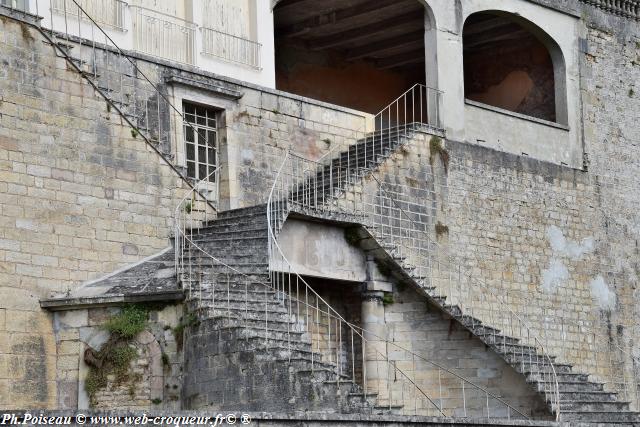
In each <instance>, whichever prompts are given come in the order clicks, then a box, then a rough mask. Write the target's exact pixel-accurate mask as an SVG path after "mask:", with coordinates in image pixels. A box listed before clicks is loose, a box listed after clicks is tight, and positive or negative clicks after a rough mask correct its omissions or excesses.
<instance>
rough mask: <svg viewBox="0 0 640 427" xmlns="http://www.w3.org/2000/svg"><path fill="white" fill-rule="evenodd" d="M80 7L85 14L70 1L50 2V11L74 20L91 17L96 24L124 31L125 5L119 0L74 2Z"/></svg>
mask: <svg viewBox="0 0 640 427" xmlns="http://www.w3.org/2000/svg"><path fill="white" fill-rule="evenodd" d="M76 2H77V3H78V4H79V5H80V7H81V8H82V9H83V10H84V11H85V12H86V14H84V13H81V12H80V10H78V6H77V5H76V3H74V2H73V1H71V0H51V11H52V12H54V13H56V14H59V15H66V16H67V17H70V18H74V17H76V18H77V17H78V16H81V17H82V19H83V20H88V18H86V16H87V15H89V16H91V17H92V18H93V19H94V20H95V21H96V23H98V24H100V25H103V26H107V27H110V28H114V29H116V30H121V31H124V29H125V24H124V14H125V10H126V8H127V3H125V2H124V1H121V0H76Z"/></svg>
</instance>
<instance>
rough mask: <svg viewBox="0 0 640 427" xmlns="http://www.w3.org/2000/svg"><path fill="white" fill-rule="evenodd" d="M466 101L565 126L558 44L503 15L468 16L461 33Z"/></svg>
mask: <svg viewBox="0 0 640 427" xmlns="http://www.w3.org/2000/svg"><path fill="white" fill-rule="evenodd" d="M463 48H464V94H465V98H466V99H467V100H471V101H475V102H479V103H482V104H486V105H490V106H493V107H497V108H501V109H504V110H509V111H513V112H515V113H520V114H524V115H527V116H531V117H536V118H539V119H543V120H547V121H552V122H558V123H561V124H566V122H567V113H566V108H567V107H566V82H565V79H566V77H565V64H564V58H563V55H562V52H561V50H560V47H559V46H558V45H557V43H556V42H555V41H554V40H553V39H551V37H549V36H548V35H547V34H546V33H545V32H544V31H542V30H541V29H540V28H539V27H537V26H536V25H534V24H532V23H531V22H529V21H527V20H525V19H523V18H521V17H519V16H516V15H513V14H509V13H505V12H499V11H486V12H477V13H474V14H472V15H470V16H469V17H468V18H467V19H466V21H465V24H464V28H463Z"/></svg>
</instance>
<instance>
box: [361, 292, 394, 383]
mask: <svg viewBox="0 0 640 427" xmlns="http://www.w3.org/2000/svg"><path fill="white" fill-rule="evenodd" d="M382 297H383V293H382V292H380V291H365V292H363V293H362V328H363V329H364V330H365V332H364V334H363V335H364V339H365V342H364V343H363V345H364V352H363V353H364V361H363V363H364V372H363V376H364V379H365V381H364V383H365V384H366V391H367V392H376V393H379V395H382V394H383V392H384V390H386V389H387V379H388V369H387V362H386V356H387V348H386V345H385V342H384V341H383V340H382V339H384V338H386V333H387V328H386V325H385V321H384V304H383V303H382Z"/></svg>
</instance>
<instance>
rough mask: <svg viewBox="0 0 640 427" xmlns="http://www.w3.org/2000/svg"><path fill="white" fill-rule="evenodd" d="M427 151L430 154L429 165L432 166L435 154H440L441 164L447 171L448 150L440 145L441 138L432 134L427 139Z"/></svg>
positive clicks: (446, 171)
mask: <svg viewBox="0 0 640 427" xmlns="http://www.w3.org/2000/svg"><path fill="white" fill-rule="evenodd" d="M429 153H430V154H431V156H430V158H429V161H430V163H431V166H432V167H433V161H434V158H435V157H436V156H440V161H442V166H444V172H445V173H448V172H449V159H450V156H449V152H448V151H447V150H446V149H445V148H444V146H443V145H442V138H439V137H437V136H432V137H431V139H430V140H429Z"/></svg>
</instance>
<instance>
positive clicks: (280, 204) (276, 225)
mask: <svg viewBox="0 0 640 427" xmlns="http://www.w3.org/2000/svg"><path fill="white" fill-rule="evenodd" d="M290 157H296V155H295V154H293V153H291V152H290V151H287V152H286V154H285V158H284V160H283V162H282V164H281V166H280V168H279V169H278V172H277V175H276V179H275V180H274V184H273V186H272V189H271V191H270V194H269V200H268V202H267V224H268V233H269V259H270V271H271V272H272V273H271V274H272V277H274V276H277V274H278V273H277V272H276V268H277V267H274V264H276V262H274V260H277V261H279V262H280V263H282V264H284V266H285V270H286V271H287V273H285V274H291V275H293V276H295V280H296V283H303V285H304V286H305V287H307V288H308V289H309V292H312V293H314V294H315V295H316V296H317V298H318V299H319V300H321V301H323V303H325V304H327V307H328V309H327V310H328V311H331V312H332V313H333V314H334V315H335V317H336V319H339V320H340V321H341V322H344V323H345V325H346V326H347V327H349V328H354V329H356V330H359V331H361V333H362V335H363V336H364V335H368V336H370V337H371V338H374V337H375V338H376V341H379V342H382V343H384V344H385V346H386V348H389V347H395V348H398V349H401V350H403V351H405V352H406V353H407V354H409V355H411V358H412V360H414V361H415V359H416V358H418V359H420V360H423V361H425V362H427V363H428V364H429V365H431V366H433V367H436V368H438V369H439V370H441V371H442V372H446V373H448V374H450V375H452V376H454V377H455V378H457V379H459V380H461V381H462V382H463V383H465V384H468V385H470V386H471V388H472V389H476V390H480V391H481V392H482V393H485V395H486V396H487V416H488V417H490V415H489V409H488V403H489V401H488V399H489V398H491V399H492V400H496V401H497V402H499V403H500V404H502V405H505V407H506V408H508V409H507V411H508V412H507V414H508V415H507V416H508V417H510V416H511V413H512V412H513V414H518V415H520V416H522V417H527V416H526V415H525V414H523V413H522V412H521V411H519V410H518V409H516V408H514V407H512V406H511V405H509V404H508V403H507V402H505V401H504V400H503V399H501V398H499V397H498V396H496V395H495V394H493V393H491V392H489V391H488V390H486V389H484V388H483V387H481V386H479V385H477V384H475V383H474V382H473V381H470V380H467V379H465V378H464V377H462V376H461V375H458V374H456V373H454V372H453V371H451V370H450V369H447V368H445V367H443V366H442V365H440V364H438V363H436V362H432V361H430V360H428V359H426V358H424V357H422V356H420V355H417V354H416V353H414V352H412V351H410V350H408V349H405V348H403V347H402V346H399V345H397V344H396V343H394V342H390V341H388V340H386V339H384V338H383V337H380V336H378V335H376V334H375V333H373V332H372V331H369V330H367V329H365V328H362V327H359V326H356V325H353V324H352V323H350V322H348V321H346V320H345V319H344V318H343V317H342V316H340V314H339V313H338V312H337V311H335V310H334V309H333V308H331V307H330V305H329V304H328V303H326V301H324V299H322V298H321V297H320V296H319V295H317V293H315V291H314V290H313V289H312V288H311V286H310V285H309V284H308V283H307V282H306V281H305V279H304V278H303V277H302V276H301V275H300V274H299V273H298V272H297V271H296V270H295V268H294V267H292V265H291V263H290V262H289V261H288V259H287V258H286V255H284V253H283V251H282V249H281V247H280V245H279V244H278V242H277V239H276V234H277V232H278V231H279V229H280V227H281V226H282V225H283V224H284V219H285V218H286V216H287V215H288V213H289V211H290V210H291V206H292V205H295V204H296V201H295V200H289V197H290V196H289V190H288V189H289V185H288V184H289V183H288V182H287V181H286V177H288V175H286V174H285V173H284V168H285V166H286V165H287V164H289V158H290ZM310 162H312V163H313V164H316V162H314V161H310ZM293 169H298V170H299V171H300V173H302V174H303V176H302V179H303V180H304V172H305V171H306V170H309V169H311V168H306V167H303V168H297V167H296V166H295V164H292V170H293ZM282 177H285V178H282ZM283 191H286V192H287V194H286V195H285V198H283V197H280V196H281V193H282V192H283ZM313 205H314V206H315V204H313ZM274 214H279V215H281V217H277V218H274V217H273V215H274ZM272 282H275V283H278V282H279V280H278V279H277V278H276V279H275V280H273V281H272ZM280 282H282V281H280ZM281 291H282V292H283V293H286V289H285V288H284V287H283V288H281ZM394 369H398V368H397V367H395V368H394ZM404 377H405V378H407V379H408V380H409V382H411V383H412V385H413V386H415V387H417V388H418V389H419V390H420V387H419V386H418V384H416V383H415V381H413V380H411V377H410V376H409V375H408V374H405V375H404ZM462 389H463V390H464V384H463V385H462ZM365 390H366V385H365ZM436 400H437V399H436ZM463 400H464V396H463ZM464 405H465V408H464V409H465V412H466V401H465V403H464ZM436 406H437V405H436ZM438 409H439V410H441V411H442V404H441V405H440V408H438Z"/></svg>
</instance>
